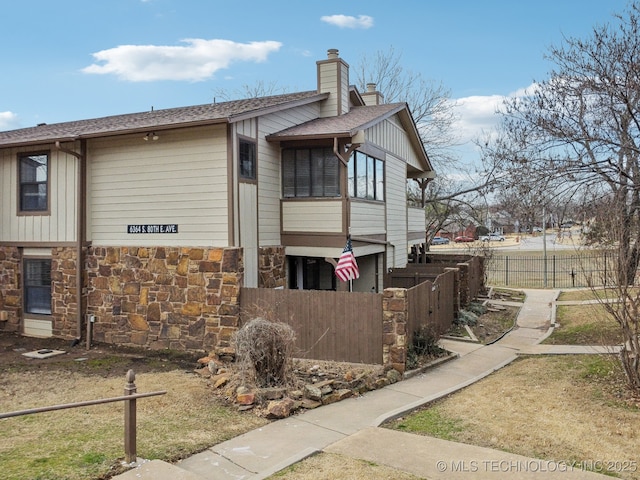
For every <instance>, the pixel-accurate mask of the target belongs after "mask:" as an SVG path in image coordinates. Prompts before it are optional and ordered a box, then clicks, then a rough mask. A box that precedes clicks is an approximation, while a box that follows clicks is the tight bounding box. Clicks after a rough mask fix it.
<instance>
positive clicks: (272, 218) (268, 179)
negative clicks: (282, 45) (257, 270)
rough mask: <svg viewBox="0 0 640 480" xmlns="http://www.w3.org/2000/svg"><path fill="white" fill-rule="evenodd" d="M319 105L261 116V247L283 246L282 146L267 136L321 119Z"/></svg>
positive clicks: (259, 215) (259, 175) (259, 211)
mask: <svg viewBox="0 0 640 480" xmlns="http://www.w3.org/2000/svg"><path fill="white" fill-rule="evenodd" d="M318 115H319V108H318V106H317V105H315V104H314V105H310V106H304V107H299V108H295V109H291V110H287V111H286V112H278V113H274V114H270V115H266V116H265V117H263V118H261V119H260V122H259V128H260V135H259V143H258V222H259V229H260V238H259V242H260V246H268V245H280V244H281V243H282V242H281V240H280V197H281V187H280V182H281V177H280V146H279V145H278V144H272V143H269V142H267V141H266V140H265V139H264V137H265V136H266V135H268V134H270V133H273V132H278V131H280V130H284V129H285V128H288V127H291V126H292V125H295V124H300V123H304V122H307V121H309V120H312V119H314V118H317V117H318Z"/></svg>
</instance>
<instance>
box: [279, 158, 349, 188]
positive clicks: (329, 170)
mask: <svg viewBox="0 0 640 480" xmlns="http://www.w3.org/2000/svg"><path fill="white" fill-rule="evenodd" d="M282 195H283V197H285V198H294V197H339V196H340V161H339V160H338V157H336V156H335V154H334V153H333V150H332V149H330V148H301V149H287V150H284V151H283V152H282Z"/></svg>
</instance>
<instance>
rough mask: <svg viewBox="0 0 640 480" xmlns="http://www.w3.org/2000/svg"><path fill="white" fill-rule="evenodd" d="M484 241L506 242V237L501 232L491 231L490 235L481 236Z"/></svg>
mask: <svg viewBox="0 0 640 480" xmlns="http://www.w3.org/2000/svg"><path fill="white" fill-rule="evenodd" d="M480 241H482V242H504V237H503V236H502V235H500V234H499V233H490V234H489V235H483V236H481V237H480Z"/></svg>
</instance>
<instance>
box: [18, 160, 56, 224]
mask: <svg viewBox="0 0 640 480" xmlns="http://www.w3.org/2000/svg"><path fill="white" fill-rule="evenodd" d="M18 163H19V168H20V211H21V212H46V211H48V210H49V201H48V200H49V187H48V181H49V155H48V154H46V153H39V154H31V155H20V157H19V158H18Z"/></svg>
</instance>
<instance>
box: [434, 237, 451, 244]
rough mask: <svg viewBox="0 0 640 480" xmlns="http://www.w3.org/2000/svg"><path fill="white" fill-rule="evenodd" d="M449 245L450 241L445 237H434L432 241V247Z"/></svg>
mask: <svg viewBox="0 0 640 480" xmlns="http://www.w3.org/2000/svg"><path fill="white" fill-rule="evenodd" d="M448 243H449V239H448V238H445V237H433V239H432V240H431V245H447V244H448Z"/></svg>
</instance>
